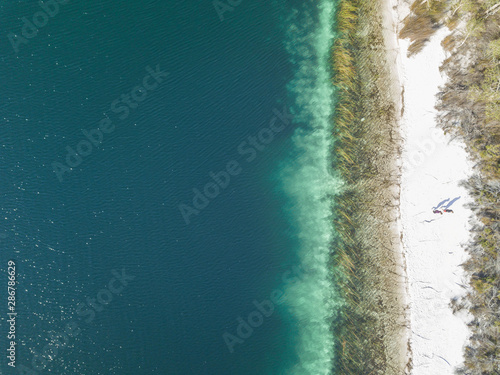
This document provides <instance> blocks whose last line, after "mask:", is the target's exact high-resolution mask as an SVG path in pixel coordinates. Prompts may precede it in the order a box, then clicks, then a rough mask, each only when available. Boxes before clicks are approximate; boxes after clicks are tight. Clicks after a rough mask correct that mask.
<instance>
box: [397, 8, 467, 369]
mask: <svg viewBox="0 0 500 375" xmlns="http://www.w3.org/2000/svg"><path fill="white" fill-rule="evenodd" d="M390 5H391V7H392V12H391V13H392V18H393V26H394V30H393V35H394V43H395V45H396V53H397V58H396V60H397V63H396V65H397V70H398V75H399V81H400V84H401V94H402V108H403V113H402V118H401V130H402V136H403V139H404V143H403V154H402V179H401V201H400V211H401V221H400V230H401V234H402V247H403V249H402V251H403V256H404V263H405V269H406V277H407V284H406V287H407V295H408V297H407V302H408V319H409V328H410V330H409V340H410V345H409V348H410V353H409V358H410V366H409V367H410V368H411V372H410V374H412V375H434V374H435V375H447V374H450V375H451V374H453V373H454V369H455V368H456V367H457V366H460V364H461V363H462V352H463V347H464V345H465V343H466V341H467V338H468V334H469V333H468V328H467V325H466V321H467V320H468V317H467V316H464V315H463V314H462V315H458V316H457V315H454V314H453V312H452V308H451V306H450V301H451V299H452V298H454V297H457V296H459V295H463V294H464V293H465V290H466V289H465V288H467V285H468V282H467V279H466V276H465V273H464V271H463V269H462V267H461V264H462V263H463V262H464V260H465V259H467V254H466V253H465V251H464V249H463V248H462V246H461V244H462V243H464V242H466V241H467V240H468V238H469V218H470V217H471V212H470V210H469V209H467V208H466V207H465V205H466V204H467V203H468V202H469V201H470V198H469V196H468V195H467V192H466V190H465V188H463V187H461V186H460V182H461V181H462V180H465V179H466V178H467V176H469V175H470V173H471V162H470V161H468V159H467V155H466V151H465V149H464V145H463V144H462V143H461V142H459V141H457V140H452V139H451V138H450V137H448V136H445V135H444V134H443V132H442V131H441V130H440V129H439V128H437V125H436V119H435V116H436V110H435V109H434V106H435V103H436V100H437V98H436V94H438V92H439V86H440V85H443V84H444V82H445V80H446V77H444V76H442V75H441V74H440V72H439V66H440V65H441V63H442V61H443V60H444V58H445V53H444V51H443V49H442V48H441V45H440V43H441V40H442V39H443V38H444V37H445V36H446V35H447V30H446V29H441V30H440V31H439V32H438V33H437V34H436V35H435V36H434V37H432V39H431V41H430V42H429V43H428V44H427V46H426V47H425V48H424V49H423V51H422V52H420V53H419V54H417V55H415V56H412V57H411V58H408V57H407V48H408V46H409V41H408V40H399V39H396V35H397V32H398V31H399V28H400V24H401V21H402V19H403V18H404V17H405V16H406V14H408V11H409V10H408V3H406V2H403V1H398V0H391V1H390ZM441 202H443V206H447V205H449V204H450V203H451V205H450V206H449V207H448V208H449V209H451V210H453V213H443V214H442V215H441V214H434V213H433V212H432V208H433V207H436V206H437V205H438V204H439V203H441Z"/></svg>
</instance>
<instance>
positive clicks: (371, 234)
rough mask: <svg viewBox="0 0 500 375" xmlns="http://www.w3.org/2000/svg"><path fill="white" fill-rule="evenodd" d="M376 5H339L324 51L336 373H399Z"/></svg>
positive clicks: (392, 165) (360, 0)
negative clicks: (328, 79) (332, 96)
mask: <svg viewBox="0 0 500 375" xmlns="http://www.w3.org/2000/svg"><path fill="white" fill-rule="evenodd" d="M381 8H382V1H381V0H377V1H373V0H340V1H339V2H338V7H337V17H336V21H337V25H336V34H337V35H336V39H335V42H334V45H333V46H332V50H331V65H332V70H333V74H332V83H333V85H334V86H335V87H336V91H337V102H336V108H335V111H334V116H333V119H332V121H333V128H334V134H333V138H334V150H333V158H334V160H333V166H332V167H333V169H334V170H336V171H338V173H339V174H340V175H341V176H342V178H343V180H344V182H345V184H344V188H343V190H342V192H341V193H340V194H339V195H338V196H337V197H336V204H335V206H334V223H333V225H334V226H335V232H336V233H338V236H339V237H338V238H337V239H336V240H335V241H334V243H333V244H332V252H331V261H332V268H333V269H334V270H336V274H335V277H336V283H337V285H339V289H340V292H341V294H342V296H343V300H344V305H343V306H342V308H341V312H340V314H339V315H340V316H339V318H338V319H337V321H336V322H334V325H333V330H334V333H335V335H334V336H335V338H336V350H335V352H336V358H335V361H334V364H333V368H334V372H335V373H336V374H356V375H358V374H381V375H382V374H384V375H391V374H398V375H400V374H401V373H403V371H404V367H405V363H404V360H401V358H403V355H402V353H401V352H402V351H403V350H404V349H402V347H403V348H404V342H403V345H402V344H401V343H402V340H401V338H402V337H403V335H404V334H403V332H404V330H405V311H404V304H403V301H402V298H401V293H402V290H401V289H400V287H401V285H402V281H401V273H402V272H401V268H400V262H398V255H397V254H398V249H397V248H396V246H397V245H398V244H399V237H398V234H397V230H396V228H395V223H396V221H397V216H398V213H397V212H398V211H397V208H398V205H399V187H398V183H399V173H398V171H397V167H396V158H397V155H398V154H399V147H400V137H399V129H398V125H397V114H396V106H395V103H394V95H393V94H392V93H391V88H390V86H389V84H390V82H391V79H390V73H389V70H388V68H387V64H386V57H387V52H386V48H385V46H384V39H383V25H382V15H381V12H380V9H381ZM403 341H404V340H403Z"/></svg>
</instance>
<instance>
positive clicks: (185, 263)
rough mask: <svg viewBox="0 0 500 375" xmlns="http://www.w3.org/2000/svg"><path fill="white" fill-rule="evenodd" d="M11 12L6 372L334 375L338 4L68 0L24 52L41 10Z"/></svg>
mask: <svg viewBox="0 0 500 375" xmlns="http://www.w3.org/2000/svg"><path fill="white" fill-rule="evenodd" d="M0 9H1V12H2V20H3V22H2V24H1V25H0V34H1V35H3V37H2V38H1V40H0V47H1V51H2V53H1V59H2V63H3V64H2V65H1V66H0V75H1V76H2V84H3V90H2V91H1V92H0V106H1V110H0V114H1V116H0V118H1V119H2V125H1V127H0V139H1V140H2V143H1V146H2V147H1V149H0V193H1V195H2V204H1V205H0V207H1V211H2V218H3V219H2V226H1V227H0V246H1V248H2V250H1V252H0V272H2V273H5V272H6V271H7V267H6V264H7V261H8V260H9V259H13V260H14V261H15V262H16V265H17V270H18V271H17V272H18V291H17V310H18V312H19V316H18V321H17V342H18V349H17V364H18V367H17V368H16V370H13V369H12V368H10V367H7V365H6V361H2V362H0V371H2V373H6V374H11V373H12V374H18V373H19V374H21V373H31V374H34V373H39V374H43V373H54V374H69V373H79V374H87V375H93V374H120V375H121V374H124V375H126V374H173V375H177V374H214V375H224V374H242V375H246V374H249V375H250V374H314V375H317V374H328V373H330V370H331V366H332V358H334V356H335V353H333V337H332V334H331V332H330V324H331V322H332V319H334V316H335V311H336V309H337V308H338V306H337V303H336V302H335V301H336V300H337V297H336V295H335V287H334V285H332V284H331V281H330V279H331V277H330V274H329V270H328V268H327V264H328V251H329V244H330V242H331V240H332V236H333V233H332V230H331V226H330V221H331V220H330V215H331V214H330V212H331V209H330V207H331V204H332V202H331V201H332V198H331V197H332V195H333V194H334V193H335V192H336V190H337V189H338V186H337V185H338V182H337V179H336V178H335V176H334V175H332V173H331V171H330V169H329V165H330V160H329V155H330V154H329V152H330V147H331V144H330V133H331V130H330V126H331V125H330V122H329V117H330V115H331V111H332V107H333V100H334V97H333V92H332V88H331V86H330V80H329V71H328V52H329V47H330V45H331V42H332V38H333V35H332V31H331V27H332V23H333V20H334V6H333V3H331V2H328V1H321V2H313V1H306V2H299V1H297V2H284V1H274V2H264V1H262V2H249V1H245V0H243V1H241V3H240V4H239V5H237V6H234V7H231V10H228V11H226V12H225V13H224V15H223V21H221V19H220V17H219V15H218V14H217V11H216V10H215V9H214V6H213V3H212V2H211V1H204V2H201V1H194V2H186V1H173V2H164V1H159V0H145V1H142V2H140V3H139V2H132V1H122V2H120V3H116V2H111V1H108V0H105V1H99V2H98V1H88V2H84V3H77V2H71V1H68V2H67V3H64V4H60V6H59V9H58V13H57V14H55V15H54V16H53V17H51V18H48V19H47V23H46V25H44V26H43V27H40V29H39V31H38V34H37V35H36V36H34V37H32V38H28V39H26V43H24V42H23V43H21V44H18V45H17V47H18V52H17V53H16V51H14V48H13V46H12V44H11V41H9V37H8V36H9V34H10V33H14V34H18V35H22V26H23V22H24V21H23V20H22V18H21V17H26V18H27V19H29V20H32V21H33V15H34V14H36V12H39V11H40V6H39V4H38V3H37V2H36V1H14V2H8V3H2V4H1V5H0ZM42 21H43V20H42ZM11 39H12V37H11ZM17 40H19V39H17ZM157 66H159V67H158V69H160V70H162V71H165V72H168V75H160V76H158V77H157V78H158V80H157V81H155V80H154V78H151V77H150V78H146V76H148V75H149V76H151V69H152V70H156V68H157ZM148 67H149V68H148ZM154 83H158V85H154ZM137 85H146V86H149V87H152V86H155V87H154V88H151V89H148V90H146V96H145V98H144V100H142V99H141V100H136V101H134V102H133V105H130V104H127V105H126V107H128V108H129V109H128V110H125V109H123V108H124V106H125V104H124V103H125V101H127V100H129V103H130V100H131V99H130V98H129V99H126V98H124V97H123V96H122V95H131V92H134V88H135V87H136V86H137ZM134 95H136V96H137V95H139V91H136V92H135V94H134ZM131 97H133V95H131ZM117 100H118V102H116V101H117ZM113 103H115V104H114V105H113ZM116 103H118V104H116ZM127 112H128V113H127ZM286 112H291V113H292V114H293V120H291V119H290V118H289V117H287V116H286V115H284V114H283V113H286ZM125 113H127V115H126V116H125ZM103 121H104V122H103ZM281 125H283V128H281ZM98 126H100V127H101V129H103V128H104V129H107V131H104V130H103V131H102V139H101V140H100V142H98V143H99V144H98V145H94V146H92V150H91V151H90V152H88V150H86V149H85V145H84V144H81V142H82V140H84V141H85V140H86V139H87V138H86V135H85V134H90V132H92V130H93V129H96V128H97V127H98ZM273 126H274V129H278V128H280V129H281V130H279V131H274V132H271V133H270V132H269V130H268V129H272V128H273ZM111 129H112V130H111ZM92 134H95V133H92ZM94 136H95V135H94ZM95 137H97V136H95ZM252 137H257V139H258V140H259V144H258V145H253V143H252V142H254V141H252V139H253V138H252ZM259 137H260V138H259ZM97 138H99V137H97ZM97 138H94V141H95V139H97ZM79 145H80V146H79ZM82 145H83V146H82ZM68 148H69V149H71V150H73V151H77V152H80V153H82V154H85V155H83V156H81V160H80V162H78V160H77V159H74V156H73V159H70V163H71V162H72V163H73V165H74V166H70V165H68V164H67V163H68V162H67V160H66V156H67V154H68ZM87 148H88V147H87ZM73 151H69V152H70V154H72V153H73ZM54 163H60V164H54ZM54 165H57V166H58V167H57V168H61V165H62V166H63V167H64V168H66V169H64V172H60V171H61V169H59V176H58V173H56V172H57V168H56V171H54ZM220 171H226V172H228V171H231V172H233V173H232V174H229V172H228V174H227V176H229V181H226V182H224V183H220V184H219V187H218V188H217V186H216V185H214V178H217V177H213V176H215V175H217V176H219V178H222V179H224V178H225V177H224V176H226V174H224V173H222V174H220V173H219V172H220ZM61 173H62V174H61ZM220 176H222V177H220ZM61 180H62V181H61ZM210 183H212V185H210V187H209V188H208V192H207V193H206V194H207V195H210V194H212V197H211V198H204V199H201V200H198V201H197V203H195V202H193V199H195V197H196V195H197V194H198V193H197V192H205V187H206V186H207V184H210ZM222 185H224V187H222ZM214 186H215V188H217V190H218V191H217V193H215V190H213V189H215V188H214ZM210 189H212V192H210ZM181 204H182V205H185V206H189V207H191V209H192V210H193V211H190V212H191V213H190V214H189V215H188V219H187V220H186V216H185V215H184V216H183V211H182V210H181V209H180V205H181ZM194 211H196V213H193V212H194ZM123 273H124V274H125V275H128V276H127V277H126V278H125V279H124V276H123V275H122V274H123ZM117 274H118V275H119V276H117ZM113 280H115V281H113ZM120 280H121V281H120ZM122 287H123V288H122ZM113 291H116V293H115V292H113ZM2 293H4V294H5V292H2ZM4 294H1V295H0V298H1V300H0V304H1V303H2V302H1V301H5V300H6V295H4ZM99 301H100V302H99ZM267 301H272V308H271V307H270V306H271V305H270V304H269V303H271V302H267ZM257 306H260V308H259V307H257ZM259 316H260V318H259ZM252 319H254V320H252ZM242 321H243V322H244V324H243V325H242V326H241V327H243V328H241V327H240V325H241V324H242V323H241V322H242ZM249 321H252V322H253V323H252V324H253V325H254V327H249V325H248V324H249V323H248V322H249ZM5 327H6V318H5V314H3V313H1V311H0V328H1V329H2V330H4V328H5ZM245 327H247V328H245ZM245 329H246V331H245ZM244 331H245V332H244ZM77 332H78V333H77ZM241 333H243V335H241ZM226 334H228V335H230V336H228V335H226ZM243 336H244V337H243ZM228 337H232V338H233V341H231V344H228V341H227V338H228ZM235 338H236V341H234V339H235ZM6 344H7V342H6V339H5V337H4V335H1V336H0V345H1V347H2V350H3V348H7V346H6ZM47 345H49V346H47ZM50 345H52V346H50ZM50 348H51V349H50ZM54 348H56V349H54ZM27 369H31V370H30V371H31V372H29V371H28V370H27Z"/></svg>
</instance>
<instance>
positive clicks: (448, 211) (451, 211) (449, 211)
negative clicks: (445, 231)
mask: <svg viewBox="0 0 500 375" xmlns="http://www.w3.org/2000/svg"><path fill="white" fill-rule="evenodd" d="M443 211H444V212H447V213H450V214H452V213H453V210H448V209H446V208H445V209H444V210H443Z"/></svg>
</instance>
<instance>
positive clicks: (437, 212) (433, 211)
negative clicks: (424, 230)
mask: <svg viewBox="0 0 500 375" xmlns="http://www.w3.org/2000/svg"><path fill="white" fill-rule="evenodd" d="M432 213H433V214H441V215H442V214H443V213H442V212H441V211H439V210H432Z"/></svg>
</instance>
